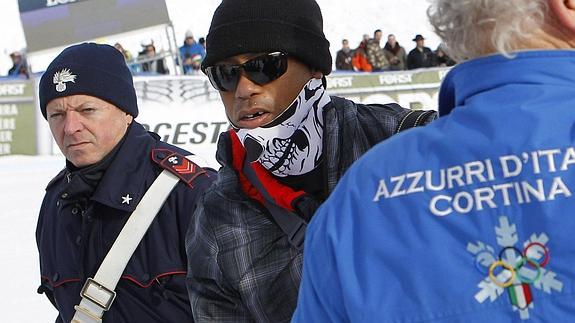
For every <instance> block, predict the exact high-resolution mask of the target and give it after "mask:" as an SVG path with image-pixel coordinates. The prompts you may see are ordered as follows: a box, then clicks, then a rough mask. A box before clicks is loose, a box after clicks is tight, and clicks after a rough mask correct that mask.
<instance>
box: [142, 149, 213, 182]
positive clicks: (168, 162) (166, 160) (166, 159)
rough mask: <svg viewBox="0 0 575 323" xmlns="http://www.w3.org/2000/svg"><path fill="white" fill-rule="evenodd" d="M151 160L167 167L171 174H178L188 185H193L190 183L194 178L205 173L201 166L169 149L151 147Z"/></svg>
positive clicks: (162, 166) (164, 167)
mask: <svg viewBox="0 0 575 323" xmlns="http://www.w3.org/2000/svg"><path fill="white" fill-rule="evenodd" d="M152 160H153V161H154V162H155V163H156V164H158V165H159V166H160V167H161V168H163V169H167V170H168V171H170V172H171V173H172V174H174V175H176V176H178V178H180V180H182V181H183V182H184V183H186V184H187V185H188V186H189V187H193V185H192V183H193V181H194V179H196V178H197V177H198V176H200V175H202V174H206V171H205V170H204V169H203V168H202V167H200V166H198V165H197V164H196V163H194V162H192V161H191V160H189V159H188V158H186V156H184V155H182V154H180V153H177V152H174V151H171V150H169V149H161V148H159V149H153V150H152Z"/></svg>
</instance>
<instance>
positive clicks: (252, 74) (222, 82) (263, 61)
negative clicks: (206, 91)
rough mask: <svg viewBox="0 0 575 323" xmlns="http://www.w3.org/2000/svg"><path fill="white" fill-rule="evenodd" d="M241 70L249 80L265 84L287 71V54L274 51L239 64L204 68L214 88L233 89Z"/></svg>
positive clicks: (236, 84)
mask: <svg viewBox="0 0 575 323" xmlns="http://www.w3.org/2000/svg"><path fill="white" fill-rule="evenodd" d="M241 70H243V71H244V75H245V76H246V77H247V78H248V79H249V80H250V81H252V82H254V83H256V84H258V85H264V84H267V83H269V82H271V81H274V80H277V79H278V78H279V77H280V76H282V75H284V73H285V72H286V71H287V54H285V53H281V52H274V53H269V54H265V55H261V56H257V57H254V58H252V59H250V60H249V61H247V62H245V63H243V64H240V65H224V64H222V65H214V66H210V67H207V68H206V74H207V75H208V78H209V79H210V83H212V85H213V87H215V88H216V90H219V91H234V90H235V89H236V87H237V86H238V81H239V80H240V74H241Z"/></svg>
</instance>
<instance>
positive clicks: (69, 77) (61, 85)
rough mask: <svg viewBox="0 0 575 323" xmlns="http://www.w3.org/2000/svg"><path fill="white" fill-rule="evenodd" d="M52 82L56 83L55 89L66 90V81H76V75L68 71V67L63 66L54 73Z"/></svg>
mask: <svg viewBox="0 0 575 323" xmlns="http://www.w3.org/2000/svg"><path fill="white" fill-rule="evenodd" d="M53 82H54V84H56V91H58V92H64V91H66V82H72V83H76V75H74V74H72V72H70V69H68V68H64V69H62V70H61V71H60V72H56V74H54V80H53Z"/></svg>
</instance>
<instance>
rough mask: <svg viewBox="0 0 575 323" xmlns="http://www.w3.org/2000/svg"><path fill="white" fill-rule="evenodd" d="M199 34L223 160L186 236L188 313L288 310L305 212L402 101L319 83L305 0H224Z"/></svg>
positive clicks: (213, 318)
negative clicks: (219, 105)
mask: <svg viewBox="0 0 575 323" xmlns="http://www.w3.org/2000/svg"><path fill="white" fill-rule="evenodd" d="M206 43H207V56H206V57H205V59H204V61H203V62H202V70H203V71H204V73H206V74H207V75H208V77H209V79H210V81H211V83H212V85H213V86H214V87H215V88H216V89H217V90H219V92H220V96H221V99H222V101H223V104H224V106H225V109H226V115H227V117H228V119H229V121H230V123H231V126H232V129H230V130H229V131H228V132H225V133H223V134H222V135H221V136H220V138H219V142H218V150H217V159H218V161H219V162H220V163H221V165H222V167H221V169H220V171H219V176H218V179H217V180H216V182H215V183H214V185H213V186H212V187H210V189H208V191H207V192H206V194H205V196H204V198H203V199H202V201H201V202H200V204H199V205H198V208H197V210H196V213H195V216H194V219H193V221H194V223H193V224H192V225H190V230H189V231H188V234H187V238H186V250H187V253H188V259H189V263H188V289H189V293H190V299H191V303H192V309H193V313H194V318H195V319H196V320H197V321H199V322H208V321H209V322H251V321H257V322H287V321H289V320H290V318H291V316H292V313H293V311H294V309H295V305H296V300H297V295H298V288H299V283H300V279H301V269H302V252H303V248H302V247H303V246H302V242H303V236H304V233H305V227H306V225H307V222H308V221H309V220H310V219H311V217H312V215H313V213H314V212H315V210H316V209H317V208H318V206H319V205H320V204H321V203H322V202H323V201H324V200H325V199H326V197H327V196H328V195H329V194H330V193H331V192H332V190H333V189H334V187H335V185H336V183H337V182H338V180H339V178H340V177H341V176H342V175H343V173H344V172H345V171H346V169H347V168H348V167H349V166H350V165H351V164H352V163H353V162H354V161H355V160H356V159H358V158H359V157H360V156H361V155H362V154H363V153H364V152H366V151H367V150H368V149H369V148H370V147H372V146H373V145H375V144H376V143H378V142H380V141H381V140H383V139H386V138H388V137H389V136H391V135H392V134H393V133H394V132H395V131H396V129H397V128H398V127H399V124H400V122H401V121H402V120H403V118H404V117H405V116H406V115H408V114H409V113H410V112H411V111H409V110H406V109H403V108H401V107H400V106H398V105H397V104H388V105H361V104H356V103H354V102H352V101H349V100H346V99H343V98H338V97H330V96H329V95H328V94H327V92H326V89H325V75H328V74H329V73H330V72H331V68H332V59H331V56H330V52H329V42H328V41H327V39H326V38H325V36H324V33H323V20H322V15H321V11H320V8H319V6H318V5H317V3H316V2H315V1H314V0H223V1H222V3H221V4H220V6H219V7H218V8H217V9H216V11H215V13H214V16H213V19H212V23H211V26H210V30H209V33H208V36H207V42H206ZM430 114H432V113H429V114H428V115H426V116H427V117H428V118H429V119H431V118H432V117H431V116H429V115H430ZM426 116H423V117H422V120H427V119H426Z"/></svg>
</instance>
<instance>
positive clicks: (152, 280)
mask: <svg viewBox="0 0 575 323" xmlns="http://www.w3.org/2000/svg"><path fill="white" fill-rule="evenodd" d="M185 274H186V271H185V270H178V271H170V272H166V273H162V274H159V275H157V276H156V277H154V278H152V279H150V280H149V281H148V283H147V284H142V283H141V282H140V281H139V280H137V279H136V278H134V277H132V276H130V275H123V276H122V277H120V278H123V279H127V280H129V281H131V282H132V283H134V284H136V285H138V286H140V287H142V288H148V287H150V286H151V285H152V284H153V283H154V281H155V280H156V279H158V278H161V277H164V276H171V275H185ZM40 277H41V278H42V279H44V280H46V281H47V282H48V283H49V284H50V285H52V287H59V286H62V285H64V284H66V283H71V282H81V279H80V278H70V279H66V280H62V281H60V282H58V283H56V284H54V282H52V280H50V279H49V278H48V277H46V276H40Z"/></svg>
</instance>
